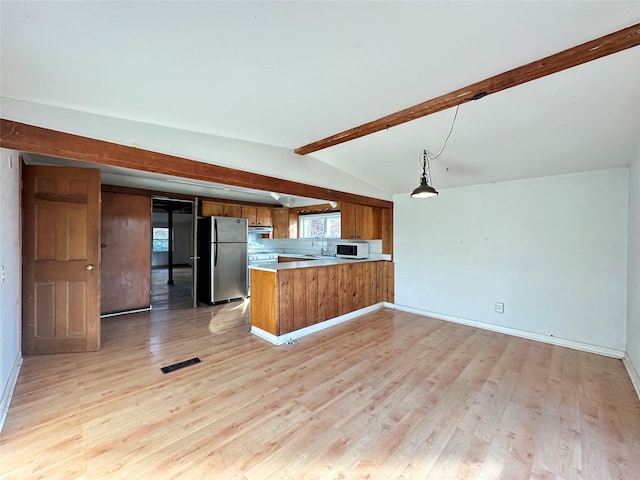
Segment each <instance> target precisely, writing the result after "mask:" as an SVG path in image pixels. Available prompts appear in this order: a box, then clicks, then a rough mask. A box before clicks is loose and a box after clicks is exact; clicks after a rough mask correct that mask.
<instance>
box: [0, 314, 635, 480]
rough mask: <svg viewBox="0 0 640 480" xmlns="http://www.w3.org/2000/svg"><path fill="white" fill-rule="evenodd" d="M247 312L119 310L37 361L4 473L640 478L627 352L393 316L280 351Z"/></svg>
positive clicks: (6, 445)
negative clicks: (92, 341)
mask: <svg viewBox="0 0 640 480" xmlns="http://www.w3.org/2000/svg"><path fill="white" fill-rule="evenodd" d="M247 306H248V303H243V302H233V303H229V304H224V305H222V306H216V307H208V308H199V309H197V310H191V309H169V308H166V309H162V308H154V309H153V310H152V311H151V312H144V313H137V314H132V315H125V316H121V317H113V318H108V319H105V320H103V331H102V338H103V348H102V350H101V351H100V352H96V353H86V354H63V355H47V356H31V357H26V358H25V359H24V365H23V367H22V370H21V372H20V378H19V381H18V385H17V387H16V391H15V394H14V397H13V401H12V404H11V408H10V410H9V413H8V417H7V420H6V423H5V426H4V430H3V432H2V434H1V436H0V455H1V460H0V461H1V467H0V475H2V478H16V479H34V478H44V479H56V478H60V479H65V480H66V479H82V478H87V479H101V478H109V479H111V478H126V479H138V478H141V479H147V478H149V479H153V480H161V479H168V478H184V479H205V478H211V479H223V480H224V479H270V478H273V479H287V478H292V479H320V478H322V479H325V478H326V479H334V478H335V479H342V478H344V479H361V478H371V479H385V480H386V479H400V478H402V479H451V478H469V479H471V478H480V479H492V478H504V479H528V478H536V479H551V478H564V479H572V478H585V479H587V478H588V479H597V480H603V479H610V478H625V479H638V478H640V401H639V400H638V398H637V397H636V396H635V394H634V392H633V390H632V386H631V382H630V380H629V379H628V377H627V376H626V373H625V370H624V367H623V366H622V364H621V362H620V361H619V360H615V359H611V358H606V357H601V356H597V355H592V354H587V353H581V352H577V351H574V350H569V349H565V348H560V347H554V346H549V345H545V344H542V343H536V342H533V341H528V340H523V339H518V338H515V337H509V336H506V335H501V334H496V333H490V332H485V331H481V330H477V329H474V328H470V327H465V326H460V325H456V324H451V323H447V322H442V321H437V320H433V319H429V318H424V317H419V316H415V315H411V314H408V313H402V312H397V311H393V310H387V309H384V310H379V311H376V312H374V313H372V314H369V315H366V316H363V317H360V318H358V319H355V320H352V321H350V322H348V323H345V324H342V325H339V326H337V327H334V328H332V329H330V330H326V331H324V332H320V333H318V334H315V335H312V336H308V337H305V338H302V339H300V340H299V343H298V344H297V345H295V346H290V345H284V346H280V347H274V346H272V345H271V344H269V343H267V342H265V341H263V340H260V339H259V338H257V337H255V336H252V335H250V334H249V322H248V309H247ZM196 356H197V357H199V358H200V359H201V360H202V363H200V364H197V365H193V366H190V367H187V368H185V369H182V370H178V371H175V372H173V373H169V374H167V375H163V374H162V373H161V371H160V367H162V366H165V365H169V364H173V363H175V362H178V361H182V360H187V359H189V358H191V357H196Z"/></svg>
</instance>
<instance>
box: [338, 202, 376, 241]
mask: <svg viewBox="0 0 640 480" xmlns="http://www.w3.org/2000/svg"><path fill="white" fill-rule="evenodd" d="M340 228H341V233H340V236H341V237H342V238H350V239H354V240H357V239H361V240H374V239H380V238H382V210H381V209H380V208H375V207H365V206H363V205H353V204H350V203H343V204H341V205H340Z"/></svg>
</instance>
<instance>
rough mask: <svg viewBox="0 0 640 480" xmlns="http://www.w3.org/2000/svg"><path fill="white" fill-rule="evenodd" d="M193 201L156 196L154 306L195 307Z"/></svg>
mask: <svg viewBox="0 0 640 480" xmlns="http://www.w3.org/2000/svg"><path fill="white" fill-rule="evenodd" d="M194 209H195V207H194V202H193V201H191V200H176V199H169V198H159V197H154V198H153V199H152V208H151V211H152V214H151V215H152V218H151V227H152V228H151V232H152V235H151V305H152V307H153V308H154V309H156V308H185V307H190V306H192V305H194V295H193V293H194V284H193V277H194V271H193V269H194Z"/></svg>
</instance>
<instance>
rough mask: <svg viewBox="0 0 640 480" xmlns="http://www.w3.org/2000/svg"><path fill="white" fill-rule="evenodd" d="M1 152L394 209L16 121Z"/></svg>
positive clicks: (5, 125) (4, 135)
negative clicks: (65, 159) (82, 162)
mask: <svg viewBox="0 0 640 480" xmlns="http://www.w3.org/2000/svg"><path fill="white" fill-rule="evenodd" d="M0 147H3V148H10V149H13V150H18V151H21V152H28V153H37V154H40V155H49V156H51V157H59V158H67V159H70V160H82V161H84V162H89V163H94V164H99V165H111V166H113V167H122V168H129V169H132V170H139V171H143V172H154V173H160V174H163V175H170V176H174V177H179V178H190V179H195V180H203V181H205V182H213V183H221V184H224V185H233V186H236V187H245V188H251V189H255V190H265V191H267V192H270V191H271V192H279V193H283V194H289V195H296V196H299V197H307V198H316V199H319V200H333V201H335V202H344V203H355V204H358V205H368V206H371V207H380V208H393V202H390V201H388V200H381V199H378V198H372V197H365V196H363V195H356V194H354V193H348V192H341V191H339V190H332V189H330V188H324V187H318V186H315V185H308V184H305V183H299V182H294V181H291V180H284V179H282V178H276V177H269V176H267V175H260V174H257V173H251V172H245V171H243V170H236V169H233V168H228V167H221V166H219V165H212V164H210V163H205V162H198V161H195V160H188V159H186V158H182V157H175V156H173V155H167V154H164V153H158V152H152V151H150V150H142V149H140V148H134V147H129V146H126V145H120V144H117V143H111V142H105V141H103V140H96V139H93V138H87V137H82V136H79V135H72V134H70V133H64V132H59V131H57V130H49V129H47V128H41V127H36V126H33V125H27V124H25V123H19V122H14V121H12V120H6V119H4V118H3V119H1V120H0Z"/></svg>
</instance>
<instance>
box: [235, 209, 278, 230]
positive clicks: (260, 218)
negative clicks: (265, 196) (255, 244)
mask: <svg viewBox="0 0 640 480" xmlns="http://www.w3.org/2000/svg"><path fill="white" fill-rule="evenodd" d="M241 216H242V218H246V219H248V220H249V226H250V227H271V226H272V224H273V223H272V221H271V209H270V208H266V207H257V208H256V207H242V212H241Z"/></svg>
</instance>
